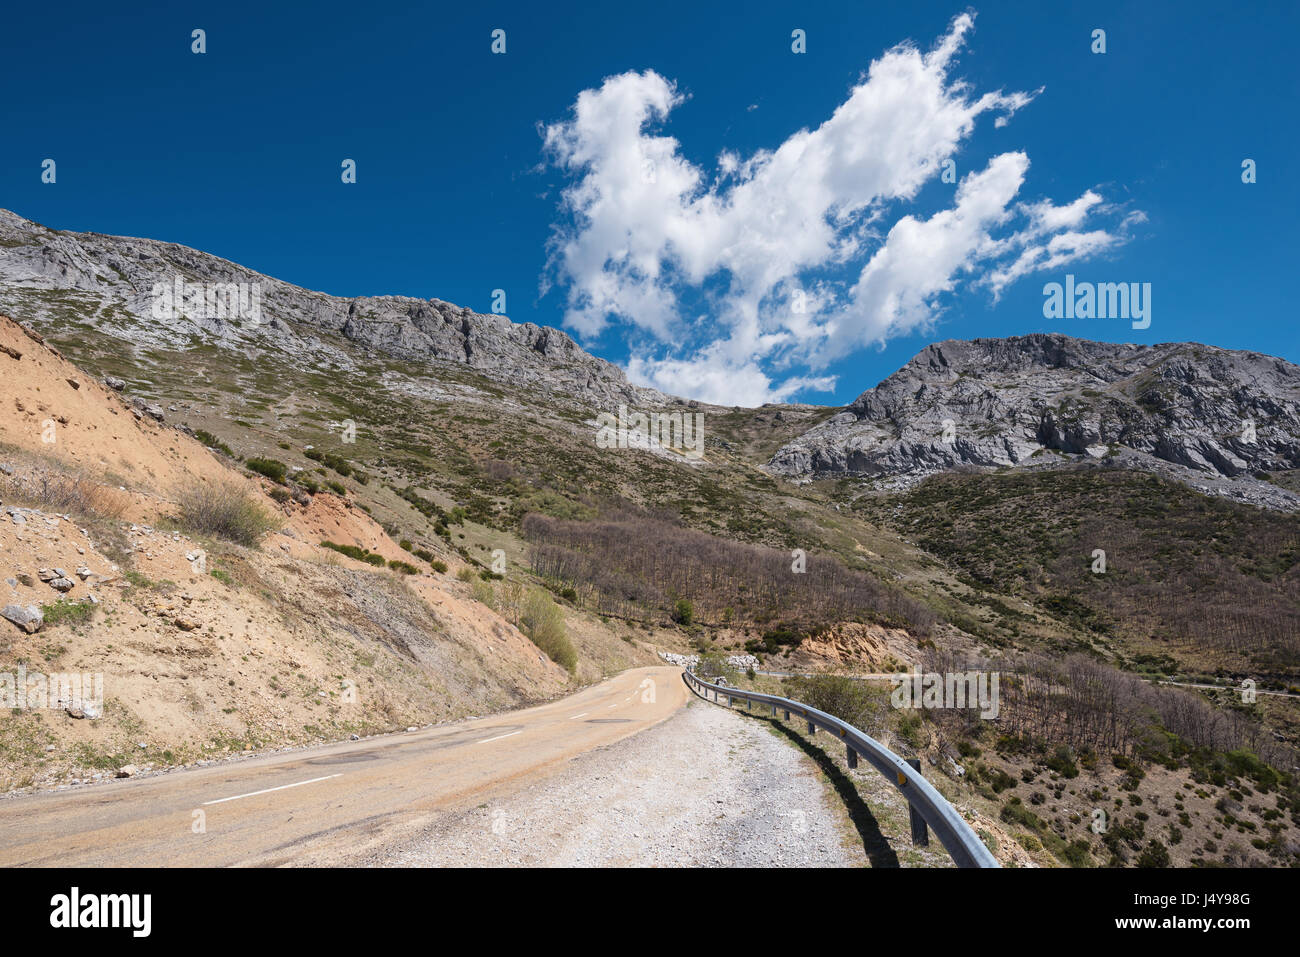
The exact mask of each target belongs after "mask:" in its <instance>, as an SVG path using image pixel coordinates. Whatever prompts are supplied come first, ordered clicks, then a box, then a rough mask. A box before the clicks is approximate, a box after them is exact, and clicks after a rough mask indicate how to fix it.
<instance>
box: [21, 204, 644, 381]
mask: <svg viewBox="0 0 1300 957" xmlns="http://www.w3.org/2000/svg"><path fill="white" fill-rule="evenodd" d="M178 280H179V281H180V282H181V283H183V284H199V283H202V284H205V286H207V287H217V286H220V287H231V286H234V287H238V286H239V285H240V284H244V287H245V300H244V303H243V304H244V305H245V306H250V305H253V306H256V310H254V309H248V308H246V309H243V310H241V309H240V308H239V304H240V301H239V298H238V296H239V292H238V291H236V290H233V289H232V290H231V295H230V300H233V302H234V303H235V306H234V307H233V308H228V306H229V301H223V302H222V303H221V308H220V309H218V310H209V312H212V311H215V312H220V311H222V310H224V311H225V313H226V314H225V315H212V314H207V313H206V312H205V310H204V309H202V308H198V309H188V310H187V309H181V308H172V307H169V305H168V304H166V303H165V304H164V307H163V308H162V309H161V310H160V309H159V298H160V297H159V295H158V294H157V291H158V290H159V289H161V290H163V292H164V296H169V295H170V293H171V290H172V289H173V288H175V287H176V283H177V281H178ZM254 289H255V290H256V299H255V300H254V299H253V297H252V296H251V295H249V294H248V293H249V292H250V291H251V290H254ZM249 300H253V301H252V302H250V301H249ZM254 311H256V313H257V314H258V317H257V318H256V319H250V318H248V315H249V314H251V313H253V312H254ZM69 312H72V313H75V314H78V315H84V314H86V313H89V314H90V318H91V319H92V321H93V322H94V324H95V326H96V328H98V329H100V330H101V331H104V332H108V333H110V334H115V335H118V336H119V337H121V338H123V339H126V340H128V341H130V342H131V343H132V344H134V345H136V346H139V345H151V344H152V345H157V346H162V347H167V346H175V345H176V344H177V343H178V342H182V343H183V342H186V341H191V340H194V341H201V342H207V343H214V344H216V345H219V346H220V347H222V348H226V349H233V350H239V351H241V352H243V353H244V354H246V355H255V354H256V353H257V352H258V351H259V350H273V351H281V352H286V353H289V354H291V355H293V356H295V357H297V358H299V359H300V360H301V361H304V362H310V363H312V364H313V365H315V366H317V367H324V368H327V367H329V366H330V365H335V366H342V367H347V366H348V364H349V361H350V360H349V359H348V357H347V354H346V352H345V351H344V350H341V349H339V348H337V347H336V346H335V345H334V344H333V343H332V342H331V341H330V340H331V337H333V336H341V337H343V338H344V339H347V340H350V341H351V342H353V343H356V344H357V345H359V346H361V347H362V348H363V349H366V350H369V351H372V352H377V353H380V354H384V355H389V356H392V357H395V358H400V359H413V360H422V361H432V362H437V363H451V364H455V365H459V366H465V367H468V368H469V369H472V370H474V371H476V372H481V373H483V374H484V375H486V376H489V377H491V378H493V379H496V380H498V381H507V382H510V383H512V384H513V385H517V386H523V387H526V388H537V389H542V390H545V391H547V392H551V393H556V394H561V395H570V396H577V397H580V398H583V399H585V400H587V401H588V402H590V403H592V404H597V405H605V406H608V405H610V404H614V403H618V402H628V403H637V404H662V403H664V402H666V401H668V400H667V397H665V396H663V395H661V394H660V393H658V392H656V391H655V390H652V389H644V388H641V387H638V386H634V385H632V384H631V383H630V382H628V380H627V377H626V375H624V373H623V371H622V370H621V369H620V368H618V367H617V366H615V365H613V364H612V363H609V362H606V361H605V360H603V359H599V358H597V357H595V356H593V355H590V354H589V353H587V352H585V351H584V350H583V349H582V348H581V347H580V346H579V345H578V344H577V343H576V342H574V341H573V339H572V338H570V337H569V336H568V335H566V334H565V333H563V332H561V331H560V330H558V329H553V328H550V327H547V326H539V325H535V324H534V323H530V322H525V323H516V322H513V321H511V320H510V319H509V318H507V317H506V316H504V315H495V314H484V313H478V312H474V311H473V310H471V309H466V308H464V307H462V306H457V305H454V304H452V303H449V302H443V301H442V300H439V299H429V300H424V299H416V298H412V297H408V296H361V297H354V298H344V297H339V296H331V295H327V294H325V293H322V292H315V291H312V290H309V289H303V288H301V287H299V286H295V285H293V284H291V283H287V282H282V281H280V280H278V279H273V278H271V277H269V276H265V275H262V274H261V273H257V272H255V271H253V270H251V269H248V268H245V267H244V266H240V265H238V264H237V263H233V262H230V261H228V260H225V259H221V258H219V257H217V256H213V255H210V254H208V253H204V252H200V251H198V250H195V249H191V248H189V247H187V246H181V245H178V244H175V243H167V242H161V241H158V240H153V239H133V238H128V237H122V236H109V235H105V234H102V233H92V232H85V233H77V232H65V231H58V230H51V229H47V228H46V227H45V226H42V225H40V224H39V223H34V222H31V221H30V220H27V219H24V218H23V217H21V216H19V215H17V214H15V213H12V212H10V211H8V210H3V209H0V313H5V314H8V315H13V316H15V317H16V318H20V319H22V320H24V321H28V322H33V323H35V324H37V325H38V326H41V327H45V328H48V327H49V326H51V325H53V324H55V323H57V322H58V321H59V319H60V318H62V317H63V316H65V315H67V314H69ZM184 312H189V313H190V316H187V315H185V314H183V313H184ZM160 313H161V315H160ZM169 313H170V314H169ZM191 316H192V317H191Z"/></svg>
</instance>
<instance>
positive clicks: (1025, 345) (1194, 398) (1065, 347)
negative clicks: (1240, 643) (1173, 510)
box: [769, 335, 1300, 508]
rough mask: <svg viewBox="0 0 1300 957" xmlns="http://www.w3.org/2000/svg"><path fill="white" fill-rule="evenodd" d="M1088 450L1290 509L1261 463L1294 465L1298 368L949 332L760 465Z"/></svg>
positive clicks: (901, 467) (1207, 349)
mask: <svg viewBox="0 0 1300 957" xmlns="http://www.w3.org/2000/svg"><path fill="white" fill-rule="evenodd" d="M1085 462H1096V463H1111V464H1117V465H1122V466H1125V467H1129V468H1138V469H1144V470H1149V471H1155V472H1161V473H1164V474H1167V475H1170V476H1172V477H1175V478H1178V479H1180V480H1182V481H1185V482H1187V483H1188V484H1190V485H1193V486H1194V487H1196V488H1198V489H1200V490H1201V491H1205V492H1209V493H1211V494H1222V495H1229V496H1231V497H1234V498H1239V499H1242V500H1245V501H1251V502H1255V503H1257V504H1262V505H1270V506H1273V507H1281V508H1298V507H1300V497H1298V496H1296V495H1295V494H1294V493H1291V492H1288V491H1286V490H1285V489H1282V488H1278V487H1276V486H1274V485H1272V484H1270V483H1268V482H1266V481H1261V480H1260V479H1259V478H1257V477H1256V476H1257V474H1258V473H1263V472H1268V471H1274V470H1285V469H1295V468H1300V367H1297V366H1295V365H1292V364H1291V363H1289V362H1286V361H1285V360H1282V359H1277V358H1274V357H1271V356H1266V355H1261V354H1259V353H1254V352H1234V351H1229V350H1226V349H1218V348H1215V347H1213V346H1203V345H1198V344H1196V343H1165V344H1161V345H1156V346H1137V345H1122V344H1112V343H1104V342H1090V341H1087V340H1083V339H1073V338H1070V337H1068V336H1061V335H1030V336H1016V337H1012V338H1007V339H974V340H970V341H956V340H950V341H947V342H941V343H937V344H935V345H931V346H927V347H926V348H925V349H923V350H921V352H920V353H918V354H917V355H916V357H915V358H913V359H912V360H911V361H910V362H909V363H908V364H907V365H905V366H904V367H903V368H902V369H900V370H899V371H898V372H896V373H894V375H892V376H890V377H889V378H888V379H886V380H885V381H884V382H882V383H881V384H880V385H878V386H876V388H874V389H870V390H868V391H867V392H864V393H863V394H862V395H861V396H859V397H858V399H857V400H856V401H855V402H854V403H853V404H852V405H850V406H848V407H847V408H845V409H844V410H843V411H842V412H840V413H839V414H838V415H836V416H834V417H833V418H831V419H829V420H828V421H826V422H825V423H823V424H821V425H819V426H817V427H816V428H814V429H811V430H810V431H808V432H806V433H804V434H803V435H801V436H800V437H799V438H797V439H795V440H794V441H792V442H790V443H788V444H787V445H785V446H784V447H783V448H781V449H780V450H779V451H778V452H777V453H776V455H775V456H773V458H772V460H771V462H770V464H769V468H771V469H772V470H774V471H776V472H778V473H781V474H784V475H787V476H792V477H803V476H815V477H826V476H828V475H855V476H861V477H874V478H877V479H878V480H879V482H878V484H880V485H882V486H884V487H898V486H905V485H909V484H913V483H915V482H917V481H919V480H921V479H923V478H925V477H926V476H928V475H931V474H933V473H935V472H939V471H944V470H948V469H956V468H961V467H975V468H997V467H1019V468H1038V467H1061V466H1062V465H1073V464H1079V463H1085Z"/></svg>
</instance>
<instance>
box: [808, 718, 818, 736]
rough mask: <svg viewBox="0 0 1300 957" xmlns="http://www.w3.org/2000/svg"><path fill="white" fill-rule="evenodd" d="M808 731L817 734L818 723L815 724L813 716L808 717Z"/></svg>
mask: <svg viewBox="0 0 1300 957" xmlns="http://www.w3.org/2000/svg"><path fill="white" fill-rule="evenodd" d="M808 733H809V734H816V733H817V725H815V724H813V723H812V718H809V719H808Z"/></svg>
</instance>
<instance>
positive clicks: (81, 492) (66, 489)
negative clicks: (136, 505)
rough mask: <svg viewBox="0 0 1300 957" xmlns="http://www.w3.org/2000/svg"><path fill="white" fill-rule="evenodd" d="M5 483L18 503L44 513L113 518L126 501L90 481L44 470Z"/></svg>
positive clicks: (118, 494) (120, 515)
mask: <svg viewBox="0 0 1300 957" xmlns="http://www.w3.org/2000/svg"><path fill="white" fill-rule="evenodd" d="M9 484H10V486H11V487H12V488H13V495H14V497H15V498H17V499H18V501H19V502H21V503H22V504H24V505H28V506H30V507H32V508H39V509H42V510H44V511H47V512H71V513H72V514H75V515H85V516H88V517H97V518H109V519H117V518H121V517H122V513H123V512H124V511H126V505H127V502H128V496H127V495H126V494H125V493H123V492H119V491H118V490H117V489H113V488H109V487H108V486H105V485H99V484H97V483H95V482H92V481H91V480H90V479H88V478H86V477H85V476H84V475H78V476H72V475H68V474H66V473H63V472H56V471H54V470H53V469H50V468H45V467H42V468H38V469H36V470H34V471H33V472H31V473H29V474H27V475H24V476H22V477H21V478H14V479H12V480H11V481H10V483H9ZM5 497H6V498H8V497H9V496H8V495H6V496H5ZM9 504H11V505H12V504H15V503H14V502H10V503H9Z"/></svg>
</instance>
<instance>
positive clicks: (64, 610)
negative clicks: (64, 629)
mask: <svg viewBox="0 0 1300 957" xmlns="http://www.w3.org/2000/svg"><path fill="white" fill-rule="evenodd" d="M41 614H42V615H44V617H45V624H47V625H80V624H83V623H84V622H87V621H90V619H91V618H93V617H94V616H95V606H94V605H92V604H91V603H90V602H88V601H85V602H81V601H68V600H67V599H66V598H60V599H59V600H58V601H56V602H55V603H54V604H53V605H42V606H41Z"/></svg>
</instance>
